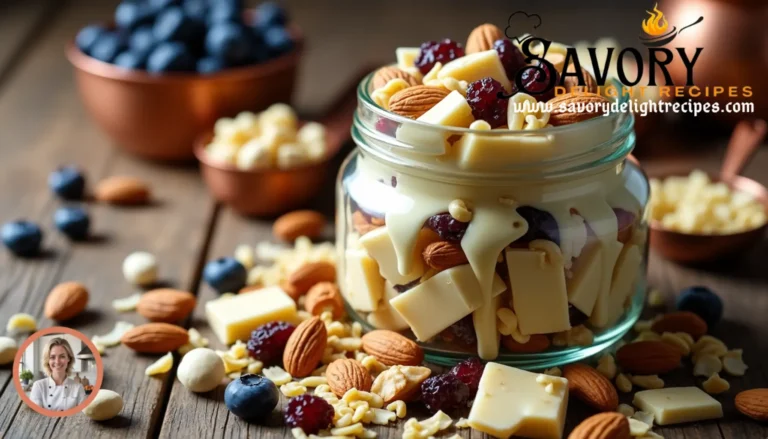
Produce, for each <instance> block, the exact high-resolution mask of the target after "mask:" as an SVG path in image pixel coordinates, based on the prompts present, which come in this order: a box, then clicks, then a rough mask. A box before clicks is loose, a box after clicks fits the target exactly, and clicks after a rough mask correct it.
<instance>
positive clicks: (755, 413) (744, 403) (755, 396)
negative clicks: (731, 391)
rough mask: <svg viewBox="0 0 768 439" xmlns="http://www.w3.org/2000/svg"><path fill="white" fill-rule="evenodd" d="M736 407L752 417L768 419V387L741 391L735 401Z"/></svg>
mask: <svg viewBox="0 0 768 439" xmlns="http://www.w3.org/2000/svg"><path fill="white" fill-rule="evenodd" d="M734 402H735V404H736V408H737V409H738V410H739V411H740V412H741V413H743V414H745V415H746V416H749V417H750V418H752V419H754V420H756V421H760V422H765V421H768V389H752V390H745V391H743V392H739V393H738V394H737V395H736V400H735V401H734Z"/></svg>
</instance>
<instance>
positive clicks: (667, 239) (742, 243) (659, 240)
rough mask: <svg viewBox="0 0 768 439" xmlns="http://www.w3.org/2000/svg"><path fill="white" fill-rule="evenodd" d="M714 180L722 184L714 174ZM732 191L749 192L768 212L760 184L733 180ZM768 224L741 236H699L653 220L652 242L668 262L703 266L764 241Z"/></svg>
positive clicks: (767, 198)
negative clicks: (677, 230)
mask: <svg viewBox="0 0 768 439" xmlns="http://www.w3.org/2000/svg"><path fill="white" fill-rule="evenodd" d="M710 179H711V180H712V181H718V178H717V177H716V176H714V175H710ZM729 186H730V187H731V189H732V190H737V191H740V192H746V193H748V194H751V195H752V196H753V197H755V200H756V201H757V202H759V203H760V204H762V205H763V206H764V207H765V209H766V211H767V212H768V190H766V188H765V186H763V185H761V184H760V183H758V182H756V181H754V180H751V179H749V178H746V177H741V176H735V177H732V179H731V181H730V183H729ZM766 229H768V224H763V225H762V226H760V227H758V228H756V229H752V230H747V231H745V232H740V233H731V234H727V235H699V234H691V233H682V232H676V231H672V230H668V229H665V228H664V227H663V226H662V225H661V224H660V223H659V222H658V221H656V220H651V224H650V232H651V233H650V241H651V247H652V248H653V250H654V251H656V252H657V253H659V254H660V255H661V256H663V257H664V258H666V259H669V260H671V261H675V262H679V263H682V264H702V263H707V262H714V261H717V260H722V259H727V258H732V257H736V256H739V255H741V254H743V253H745V252H746V251H748V250H749V249H750V248H751V247H753V246H754V245H755V244H758V243H759V242H760V241H762V238H763V236H765V231H766Z"/></svg>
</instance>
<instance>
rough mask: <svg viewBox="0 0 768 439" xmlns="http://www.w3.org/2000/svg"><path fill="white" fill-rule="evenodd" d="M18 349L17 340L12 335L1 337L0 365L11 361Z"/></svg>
mask: <svg viewBox="0 0 768 439" xmlns="http://www.w3.org/2000/svg"><path fill="white" fill-rule="evenodd" d="M18 349H19V347H18V345H17V344H16V340H14V339H12V338H11V337H0V365H3V364H9V363H11V362H12V361H13V359H14V358H15V357H16V351H17V350H18Z"/></svg>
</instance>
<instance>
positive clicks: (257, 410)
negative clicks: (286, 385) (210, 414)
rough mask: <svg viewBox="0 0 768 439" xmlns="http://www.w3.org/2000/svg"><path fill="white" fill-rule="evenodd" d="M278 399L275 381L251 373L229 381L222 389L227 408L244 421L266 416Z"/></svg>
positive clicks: (275, 405) (256, 419)
mask: <svg viewBox="0 0 768 439" xmlns="http://www.w3.org/2000/svg"><path fill="white" fill-rule="evenodd" d="M279 399H280V394H279V393H278V392H277V386H276V385H275V383H273V382H272V381H270V380H268V379H266V378H264V377H262V376H260V375H254V374H252V373H249V374H246V375H243V376H241V377H240V378H238V379H236V380H234V381H232V382H230V383H229V384H227V388H226V389H225V390H224V404H226V406H227V409H229V411H230V412H232V414H234V415H235V416H237V417H240V418H242V419H244V420H246V421H258V420H261V419H264V418H266V417H267V416H269V414H270V413H272V410H274V408H275V407H277V401H278V400H279Z"/></svg>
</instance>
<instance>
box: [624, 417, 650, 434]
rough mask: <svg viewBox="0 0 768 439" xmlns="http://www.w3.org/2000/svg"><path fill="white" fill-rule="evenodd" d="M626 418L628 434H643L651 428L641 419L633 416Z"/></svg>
mask: <svg viewBox="0 0 768 439" xmlns="http://www.w3.org/2000/svg"><path fill="white" fill-rule="evenodd" d="M627 420H628V421H629V434H630V435H632V436H635V437H636V436H643V435H644V434H646V433H648V430H650V429H651V426H650V425H648V424H646V423H645V422H643V421H639V420H637V419H635V418H628V419H627Z"/></svg>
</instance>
